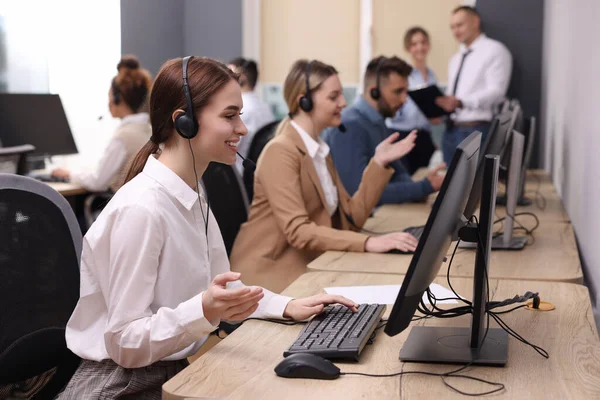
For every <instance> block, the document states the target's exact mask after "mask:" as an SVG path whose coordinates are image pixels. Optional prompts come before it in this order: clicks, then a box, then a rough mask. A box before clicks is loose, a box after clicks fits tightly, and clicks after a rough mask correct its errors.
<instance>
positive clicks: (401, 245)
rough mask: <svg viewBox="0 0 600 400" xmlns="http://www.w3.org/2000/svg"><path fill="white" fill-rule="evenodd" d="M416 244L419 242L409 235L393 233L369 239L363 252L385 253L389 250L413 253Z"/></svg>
mask: <svg viewBox="0 0 600 400" xmlns="http://www.w3.org/2000/svg"><path fill="white" fill-rule="evenodd" d="M417 244H419V241H418V240H417V239H416V238H415V237H414V236H413V235H411V234H410V233H406V232H393V233H388V234H386V235H381V236H371V237H369V238H368V239H367V241H366V243H365V251H367V252H369V253H385V252H387V251H390V250H400V251H412V252H414V251H415V250H416V249H417Z"/></svg>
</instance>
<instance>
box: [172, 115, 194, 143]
mask: <svg viewBox="0 0 600 400" xmlns="http://www.w3.org/2000/svg"><path fill="white" fill-rule="evenodd" d="M175 130H176V131H177V133H179V134H180V135H181V136H182V137H183V138H184V139H193V138H194V137H195V136H196V134H197V133H198V126H197V125H196V123H195V121H194V120H193V119H191V118H190V117H188V116H187V115H186V114H179V115H178V116H177V117H175Z"/></svg>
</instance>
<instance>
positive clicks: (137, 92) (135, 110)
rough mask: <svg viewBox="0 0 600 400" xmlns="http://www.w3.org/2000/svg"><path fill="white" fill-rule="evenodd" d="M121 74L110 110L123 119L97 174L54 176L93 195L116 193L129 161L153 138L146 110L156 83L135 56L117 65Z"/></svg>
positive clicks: (115, 81) (113, 87)
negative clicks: (97, 193)
mask: <svg viewBox="0 0 600 400" xmlns="http://www.w3.org/2000/svg"><path fill="white" fill-rule="evenodd" d="M117 70H118V71H119V72H118V74H117V76H115V77H114V78H113V80H112V84H111V87H110V90H109V92H108V108H109V110H110V114H111V115H112V116H113V117H114V118H120V119H121V125H120V126H119V128H117V130H116V131H115V133H114V135H113V137H112V139H111V141H110V143H109V144H108V146H107V148H106V150H105V151H104V155H103V156H102V158H101V159H100V162H99V164H98V166H97V168H96V170H95V171H92V172H87V171H69V170H68V169H64V168H57V169H55V170H54V171H52V175H53V176H56V177H58V178H63V179H68V180H69V181H71V182H73V183H76V184H79V185H81V186H83V187H84V188H86V189H87V190H89V191H90V192H104V191H107V190H111V191H112V192H116V191H117V189H118V188H119V187H120V185H121V184H122V181H123V173H124V170H125V168H126V166H127V164H128V162H129V160H130V159H131V158H132V157H133V156H134V155H135V154H136V153H137V152H138V151H139V150H140V149H141V148H142V146H144V144H145V143H146V142H147V141H148V138H149V137H150V134H151V129H150V120H149V118H148V113H147V112H143V111H142V109H144V108H145V105H146V97H147V96H148V91H149V90H150V85H151V83H152V79H151V77H150V73H149V72H148V71H147V70H145V69H143V68H140V63H139V62H138V60H137V59H136V58H135V57H134V56H123V58H121V61H120V62H119V64H118V65H117Z"/></svg>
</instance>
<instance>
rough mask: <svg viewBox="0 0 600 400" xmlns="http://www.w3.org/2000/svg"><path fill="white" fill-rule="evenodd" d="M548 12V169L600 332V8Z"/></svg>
mask: <svg viewBox="0 0 600 400" xmlns="http://www.w3.org/2000/svg"><path fill="white" fill-rule="evenodd" d="M544 11H545V14H544V17H545V22H544V24H545V28H544V48H543V55H544V63H543V78H542V88H543V89H542V121H541V123H542V130H544V131H545V132H546V138H545V143H544V161H545V167H546V169H548V170H549V171H550V173H551V175H552V178H553V181H554V185H555V186H556V189H557V191H558V193H559V195H560V196H561V198H562V200H563V203H564V204H565V207H566V209H567V213H568V214H569V217H570V219H571V222H572V223H573V228H574V229H575V234H576V236H577V240H578V244H579V250H580V257H581V260H582V266H583V273H584V278H585V283H586V285H587V286H588V288H589V289H590V294H591V297H592V304H593V305H594V311H595V316H596V324H597V325H598V330H599V331H600V246H599V245H598V244H599V243H600V232H599V229H600V207H599V206H598V199H599V198H600V157H598V154H599V153H600V125H599V124H598V117H597V115H598V110H599V109H600V96H598V93H600V79H598V71H600V52H599V51H598V50H597V49H598V43H597V42H598V37H600V26H599V25H598V16H599V15H600V2H599V1H598V0H572V1H546V2H545V10H544ZM542 228H543V226H542ZM581 307H587V304H581Z"/></svg>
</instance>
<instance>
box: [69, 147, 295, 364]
mask: <svg viewBox="0 0 600 400" xmlns="http://www.w3.org/2000/svg"><path fill="white" fill-rule="evenodd" d="M200 207H203V209H204V210H205V211H204V213H205V214H206V207H207V205H206V201H205V200H204V196H202V195H201V202H200V204H199V203H198V196H197V194H196V192H195V191H194V190H193V189H192V188H190V187H189V186H188V185H187V184H186V183H185V182H184V181H183V180H182V179H181V178H180V177H179V176H178V175H176V174H175V173H174V172H173V171H171V170H170V169H169V168H167V167H166V166H165V165H164V164H162V163H161V162H160V161H158V160H157V159H155V158H154V157H153V156H150V157H149V158H148V161H147V162H146V165H145V167H144V170H143V172H142V173H140V174H139V175H138V176H136V177H135V178H134V179H132V180H131V181H130V182H128V183H127V184H125V185H124V186H123V187H122V188H121V189H120V190H119V191H118V192H117V193H116V194H115V196H114V197H113V198H112V200H111V201H110V203H109V204H108V205H107V206H106V208H105V209H104V210H103V211H102V213H101V214H100V216H99V217H98V219H97V220H96V222H95V223H94V224H93V225H92V227H91V228H90V230H89V231H88V232H87V234H86V235H85V238H84V242H83V252H82V257H81V288H80V299H79V302H78V303H77V306H76V307H75V310H74V311H73V315H72V316H71V318H70V320H69V322H68V324H67V330H66V340H67V345H68V347H69V349H71V351H73V352H74V353H75V354H77V355H78V356H79V357H81V358H84V359H88V360H94V361H101V360H104V359H108V358H110V359H112V360H113V361H115V362H116V363H117V364H119V365H121V366H123V367H126V368H137V367H143V366H147V365H150V364H152V363H154V362H156V361H158V360H179V359H183V358H186V357H188V356H190V355H193V354H194V353H196V351H197V350H198V349H199V348H200V346H201V345H202V344H203V343H204V342H205V341H206V339H207V337H208V334H209V333H210V332H211V331H213V330H215V329H216V328H217V325H218V323H219V322H220V321H211V322H212V323H211V322H209V321H208V320H207V319H206V318H205V317H204V313H203V309H202V293H203V291H204V290H206V289H207V288H208V286H209V285H210V283H211V282H212V280H213V278H214V277H215V276H216V275H218V274H221V273H224V272H227V271H229V260H228V258H227V253H226V250H225V246H224V244H223V240H222V238H221V232H220V231H219V226H218V225H217V223H216V221H215V218H214V216H213V215H212V213H211V215H210V219H209V224H208V241H207V237H206V235H205V224H204V219H203V218H202V212H201V210H200ZM207 246H208V248H207ZM209 248H210V251H207V250H209ZM209 254H210V258H209ZM242 278H243V277H242ZM241 285H243V284H242V283H241V282H240V281H236V282H233V283H232V284H231V285H228V287H236V286H241ZM264 293H265V296H264V297H263V299H262V300H261V301H260V303H259V307H258V309H257V310H256V312H255V313H254V314H253V315H252V316H253V317H262V318H282V316H283V312H284V310H285V307H286V305H287V303H288V302H289V301H290V300H291V299H290V298H289V297H285V296H281V295H277V294H274V293H272V292H269V291H268V290H264Z"/></svg>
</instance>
